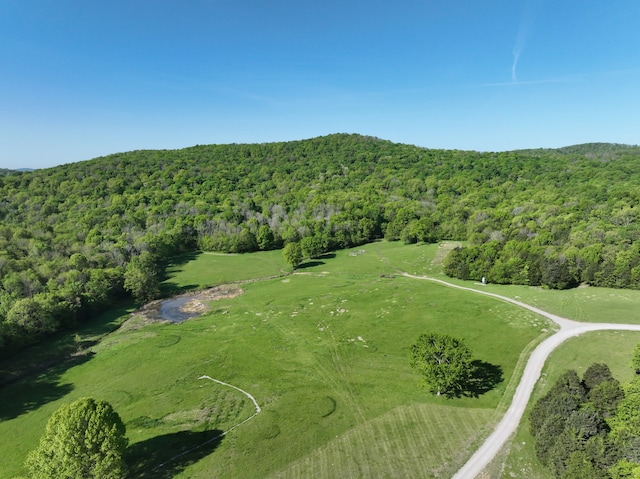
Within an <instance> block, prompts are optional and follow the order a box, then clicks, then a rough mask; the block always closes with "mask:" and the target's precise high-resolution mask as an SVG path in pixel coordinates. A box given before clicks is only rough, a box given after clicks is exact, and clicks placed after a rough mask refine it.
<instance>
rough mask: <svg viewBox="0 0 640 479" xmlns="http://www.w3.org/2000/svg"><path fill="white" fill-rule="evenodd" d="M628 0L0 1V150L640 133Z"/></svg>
mask: <svg viewBox="0 0 640 479" xmlns="http://www.w3.org/2000/svg"><path fill="white" fill-rule="evenodd" d="M638 18H640V2H638V1H637V0H616V1H615V2H602V1H601V0H597V1H595V0H581V1H577V0H554V1H552V0H521V1H520V0H512V1H507V0H488V1H484V2H480V1H478V0H440V1H437V2H436V1H430V0H422V1H414V0H398V1H395V2H391V1H388V0H387V1H378V0H366V1H365V0H357V1H356V0H341V1H334V0H324V1H322V2H320V1H317V0H316V1H313V2H312V1H305V0H297V1H289V0H286V1H285V0H262V1H257V0H252V1H249V0H233V1H231V0H207V1H205V0H188V1H182V2H178V1H177V0H176V1H167V0H125V1H122V0H110V1H104V0H91V1H87V0H0V167H3V168H20V167H32V168H40V167H47V166H53V165H57V164H62V163H69V162H75V161H81V160H87V159H90V158H94V157H97V156H102V155H107V154H110V153H116V152H121V151H129V150H135V149H146V148H153V149H156V148H158V149H161V148H182V147H187V146H192V145H195V144H210V143H254V142H269V141H283V140H295V139H304V138H311V137H315V136H319V135H325V134H329V133H338V132H347V133H361V134H366V135H373V136H377V137H380V138H384V139H388V140H392V141H397V142H402V143H410V144H415V145H419V146H424V147H428V148H450V149H472V150H481V151H503V150H511V149H518V148H533V147H560V146H566V145H571V144H577V143H585V142H600V141H602V142H616V143H629V144H638V143H640V120H639V118H640V28H638V26H637V21H638Z"/></svg>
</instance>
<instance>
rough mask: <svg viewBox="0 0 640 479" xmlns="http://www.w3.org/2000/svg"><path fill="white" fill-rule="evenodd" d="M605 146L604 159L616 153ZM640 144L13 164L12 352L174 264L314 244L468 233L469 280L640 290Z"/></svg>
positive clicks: (232, 148)
mask: <svg viewBox="0 0 640 479" xmlns="http://www.w3.org/2000/svg"><path fill="white" fill-rule="evenodd" d="M603 155H605V156H606V161H603V159H602V158H603ZM639 158H640V148H638V147H624V146H617V145H609V146H607V145H595V146H593V147H591V149H590V147H589V146H578V147H573V149H572V148H568V149H561V150H528V151H515V152H503V153H478V152H470V151H457V150H452V151H447V150H430V149H425V148H418V147H415V146H410V145H403V144H396V143H392V142H389V141H384V140H380V139H377V138H372V137H364V136H360V135H347V134H338V135H329V136H325V137H320V138H314V139H310V140H303V141H293V142H280V143H267V144H246V145H244V144H242V145H209V146H194V147H191V148H185V149H181V150H159V151H158V150H141V151H133V152H128V153H119V154H114V155H110V156H106V157H103V158H96V159H94V160H90V161H85V162H80V163H73V164H67V165H63V166H59V167H56V168H50V169H43V170H36V171H33V172H24V173H17V174H9V175H0V278H1V279H0V337H1V338H2V341H3V344H4V349H5V350H10V349H11V348H13V347H17V346H19V345H22V344H25V343H28V342H29V341H31V340H32V339H33V338H34V337H37V336H38V335H41V334H46V333H47V332H49V331H54V330H57V329H59V328H60V327H65V326H71V325H73V324H74V323H75V322H76V321H79V320H82V319H84V318H86V317H89V316H90V315H92V314H94V313H95V312H97V311H99V310H101V309H102V308H104V307H105V306H106V305H108V304H110V302H111V301H112V300H113V299H114V298H115V297H118V296H122V295H126V294H131V295H133V296H135V297H136V298H138V299H140V300H145V299H147V298H150V297H153V296H154V295H156V294H157V291H158V289H157V287H158V284H157V274H158V273H159V271H160V269H159V266H160V265H161V263H162V261H163V260H165V259H166V258H168V257H170V256H171V255H174V254H176V253H178V252H181V251H185V250H195V249H198V248H200V249H205V250H219V251H227V252H244V251H253V250H257V249H272V248H280V247H282V246H284V245H285V244H286V243H293V242H300V244H301V246H302V250H303V252H306V254H307V255H309V256H310V255H311V254H312V253H313V254H317V253H318V252H322V250H331V249H337V248H343V247H348V246H353V245H358V244H362V243H365V242H367V241H371V240H373V239H376V238H380V237H385V238H387V239H391V240H396V239H402V240H404V241H406V242H409V243H411V242H417V241H437V240H441V239H454V240H468V241H469V247H468V248H464V249H462V250H460V251H456V252H455V253H453V255H452V256H451V258H450V260H449V261H448V263H447V271H448V272H449V273H450V274H452V275H456V276H459V277H465V278H474V279H480V277H482V276H487V278H488V279H489V280H490V281H499V282H520V283H525V284H540V283H545V284H549V285H550V286H552V287H565V286H569V285H572V284H575V283H577V282H579V281H589V282H591V283H592V284H597V285H607V286H618V287H634V288H636V287H640V268H639V267H638V263H639V262H640V260H638V258H639V257H640V255H638V254H637V253H638V242H637V239H638V234H639V233H638V231H639V229H638V211H637V208H636V205H637V203H638V199H639V198H640V177H639V175H640V173H639V171H640V169H639V168H638V160H639Z"/></svg>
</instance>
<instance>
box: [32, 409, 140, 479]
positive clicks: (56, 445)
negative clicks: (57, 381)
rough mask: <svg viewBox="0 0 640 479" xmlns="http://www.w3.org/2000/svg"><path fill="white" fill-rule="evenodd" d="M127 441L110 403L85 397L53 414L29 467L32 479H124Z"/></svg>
mask: <svg viewBox="0 0 640 479" xmlns="http://www.w3.org/2000/svg"><path fill="white" fill-rule="evenodd" d="M127 442H128V441H127V438H126V436H125V426H124V424H123V423H122V420H121V419H120V416H119V415H118V413H116V412H115V411H114V410H113V408H112V407H111V405H110V404H109V403H108V402H106V401H96V400H95V399H93V398H81V399H78V400H77V401H75V402H73V403H71V404H65V405H64V406H62V407H61V408H60V409H58V410H57V411H56V412H54V413H53V415H52V416H51V418H50V419H49V422H48V423H47V427H46V429H45V433H44V435H43V436H42V437H41V438H40V444H39V445H38V447H37V448H36V449H34V450H33V451H31V452H30V453H29V455H28V456H27V460H26V462H25V467H26V468H27V470H28V471H29V474H30V476H31V478H32V479H50V478H52V477H55V478H58V479H79V478H82V479H91V478H96V479H98V478H100V479H120V478H122V477H124V476H125V464H124V460H123V455H124V452H125V449H126V448H127Z"/></svg>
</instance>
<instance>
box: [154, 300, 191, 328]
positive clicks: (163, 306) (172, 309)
mask: <svg viewBox="0 0 640 479" xmlns="http://www.w3.org/2000/svg"><path fill="white" fill-rule="evenodd" d="M192 299H193V298H190V297H188V296H182V297H180V298H173V299H167V300H165V301H163V302H162V303H160V309H159V310H158V316H159V317H160V318H161V319H164V320H167V321H171V322H172V323H181V322H182V321H186V320H187V319H190V318H195V317H196V316H199V315H200V314H201V313H200V312H197V311H184V310H183V309H182V308H183V307H184V306H185V305H186V304H187V303H188V302H189V301H191V300H192Z"/></svg>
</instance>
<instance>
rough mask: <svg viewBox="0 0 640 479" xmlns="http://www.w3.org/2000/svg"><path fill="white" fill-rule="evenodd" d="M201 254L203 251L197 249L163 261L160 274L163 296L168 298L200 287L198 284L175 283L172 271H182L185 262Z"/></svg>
mask: <svg viewBox="0 0 640 479" xmlns="http://www.w3.org/2000/svg"><path fill="white" fill-rule="evenodd" d="M200 254H202V253H199V252H196V251H192V252H188V253H183V254H181V255H179V256H174V257H172V258H171V259H169V260H168V261H167V262H166V263H163V264H162V265H161V271H160V274H159V275H158V282H159V283H160V296H161V297H163V298H167V297H170V296H175V295H177V294H181V293H185V292H187V291H193V290H194V289H197V288H198V285H197V284H189V285H183V286H178V285H177V284H176V283H173V282H172V281H171V280H170V278H171V274H172V273H175V272H177V271H180V270H181V269H182V267H183V266H184V265H185V264H187V263H188V262H190V261H193V260H194V259H196V258H197V257H198V256H200Z"/></svg>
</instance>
